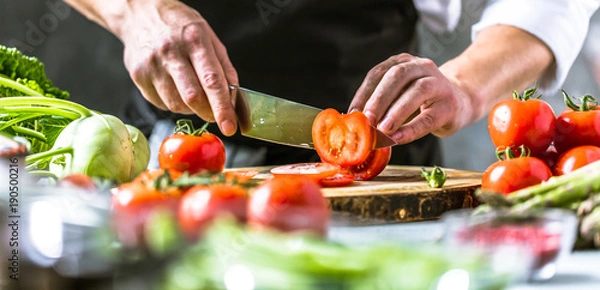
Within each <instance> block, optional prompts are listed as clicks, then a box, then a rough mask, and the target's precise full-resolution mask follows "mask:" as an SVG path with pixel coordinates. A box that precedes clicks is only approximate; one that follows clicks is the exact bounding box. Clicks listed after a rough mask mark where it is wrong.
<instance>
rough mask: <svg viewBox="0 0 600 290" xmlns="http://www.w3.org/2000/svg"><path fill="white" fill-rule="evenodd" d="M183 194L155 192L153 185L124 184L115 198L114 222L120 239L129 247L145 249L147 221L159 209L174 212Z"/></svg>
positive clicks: (143, 183) (156, 190)
mask: <svg viewBox="0 0 600 290" xmlns="http://www.w3.org/2000/svg"><path fill="white" fill-rule="evenodd" d="M181 193H182V192H181V190H179V189H177V188H170V189H168V190H166V191H162V190H158V189H155V188H153V186H152V184H151V182H148V183H146V182H139V181H137V182H129V183H124V184H121V185H120V186H119V187H117V188H116V190H115V191H114V192H113V196H112V204H113V216H112V218H113V219H112V222H113V227H114V228H115V229H116V233H117V237H118V239H119V240H120V241H121V242H122V243H123V244H124V245H126V246H127V247H143V246H144V236H143V233H144V227H145V224H146V221H147V220H148V218H149V217H150V216H151V214H152V213H153V212H155V211H157V210H159V209H166V210H169V211H171V212H175V211H176V210H177V205H178V202H179V198H180V196H181Z"/></svg>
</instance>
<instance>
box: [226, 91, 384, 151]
mask: <svg viewBox="0 0 600 290" xmlns="http://www.w3.org/2000/svg"><path fill="white" fill-rule="evenodd" d="M230 90H231V94H232V96H234V97H235V111H236V115H237V117H238V122H239V125H240V131H241V133H242V135H243V136H247V137H251V138H256V139H260V140H264V141H268V142H272V143H278V144H283V145H288V146H293V147H300V148H310V149H314V145H313V142H312V123H313V120H314V119H315V117H316V116H317V115H318V114H319V113H320V112H321V111H322V109H319V108H315V107H312V106H308V105H305V104H301V103H297V102H293V101H289V100H286V99H282V98H278V97H275V96H271V95H268V94H264V93H260V92H256V91H253V90H249V89H246V88H243V87H238V86H230ZM375 132H376V134H375V135H376V138H375V139H376V140H375V144H374V149H376V148H383V147H388V146H393V145H396V142H395V141H394V140H393V139H392V138H391V137H389V136H388V135H386V134H385V133H383V132H381V131H379V130H377V129H375Z"/></svg>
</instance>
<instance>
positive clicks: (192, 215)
mask: <svg viewBox="0 0 600 290" xmlns="http://www.w3.org/2000/svg"><path fill="white" fill-rule="evenodd" d="M247 195H248V194H247V192H246V189H244V188H243V187H241V186H238V185H231V184H211V185H196V186H194V187H192V188H190V189H188V190H187V191H186V192H185V194H184V196H183V198H182V199H181V203H180V206H179V213H178V215H179V218H178V220H179V225H180V228H181V230H182V231H183V233H184V234H185V236H186V237H187V238H188V239H189V240H190V241H195V240H197V239H198V238H199V237H200V236H201V235H202V234H203V232H204V230H205V229H206V228H207V227H208V226H209V225H210V224H211V223H212V222H213V221H214V220H215V219H216V218H218V217H219V216H221V215H223V214H230V215H231V216H233V217H235V218H236V219H237V220H238V221H239V222H244V221H245V220H246V203H247V199H248V198H247Z"/></svg>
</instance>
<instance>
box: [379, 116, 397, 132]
mask: <svg viewBox="0 0 600 290" xmlns="http://www.w3.org/2000/svg"><path fill="white" fill-rule="evenodd" d="M377 129H379V131H381V132H385V133H388V132H390V131H392V129H394V120H392V119H391V118H385V119H383V121H381V123H379V125H377Z"/></svg>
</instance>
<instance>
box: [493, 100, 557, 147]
mask: <svg viewBox="0 0 600 290" xmlns="http://www.w3.org/2000/svg"><path fill="white" fill-rule="evenodd" d="M534 93H535V88H533V89H529V90H526V91H525V92H524V93H523V95H522V96H520V95H519V94H518V93H516V92H515V93H514V98H513V99H510V100H504V101H500V102H498V103H497V104H496V105H494V107H492V110H491V111H490V114H489V116H488V131H489V133H490V137H491V139H492V142H493V143H494V146H495V147H508V146H512V147H513V148H516V147H518V146H521V145H525V146H526V147H527V148H529V150H531V154H532V155H533V156H537V155H538V154H541V153H542V152H544V151H545V150H546V149H547V148H548V146H549V145H550V143H551V142H552V139H553V135H554V127H555V123H556V117H555V115H554V111H553V110H552V107H551V106H550V105H549V104H548V103H546V102H545V101H542V100H539V99H537V98H535V97H533V94H534Z"/></svg>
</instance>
